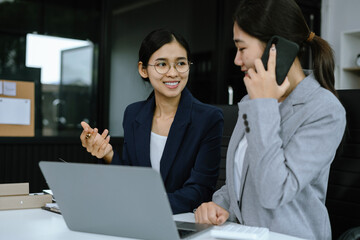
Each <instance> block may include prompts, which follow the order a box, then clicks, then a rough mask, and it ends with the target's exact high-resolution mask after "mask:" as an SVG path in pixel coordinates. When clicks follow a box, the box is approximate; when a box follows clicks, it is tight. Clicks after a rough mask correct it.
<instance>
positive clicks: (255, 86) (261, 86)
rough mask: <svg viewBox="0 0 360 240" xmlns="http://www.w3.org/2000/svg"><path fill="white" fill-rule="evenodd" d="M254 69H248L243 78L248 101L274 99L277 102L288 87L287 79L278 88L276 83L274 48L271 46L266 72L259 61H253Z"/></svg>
mask: <svg viewBox="0 0 360 240" xmlns="http://www.w3.org/2000/svg"><path fill="white" fill-rule="evenodd" d="M254 65H255V69H253V68H250V69H249V70H248V74H247V75H246V76H245V77H244V83H245V86H246V90H247V92H248V94H249V96H250V99H256V98H275V99H277V100H279V99H280V98H281V97H282V96H283V95H284V94H285V93H286V91H287V90H288V88H289V87H290V82H289V80H288V78H287V77H286V78H285V81H284V82H283V83H282V84H281V85H280V86H279V85H278V84H277V82H276V74H275V67H276V48H275V45H273V46H272V47H271V49H270V53H269V60H268V70H265V68H264V65H263V63H262V61H261V59H255V61H254Z"/></svg>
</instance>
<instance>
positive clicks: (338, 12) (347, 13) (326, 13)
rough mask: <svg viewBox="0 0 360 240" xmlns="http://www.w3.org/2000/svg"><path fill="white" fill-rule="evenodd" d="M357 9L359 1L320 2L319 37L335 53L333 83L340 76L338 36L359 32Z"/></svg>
mask: <svg viewBox="0 0 360 240" xmlns="http://www.w3.org/2000/svg"><path fill="white" fill-rule="evenodd" d="M359 9H360V1H359V0H342V1H339V0H322V6H321V15H322V17H321V36H322V37H323V38H324V39H326V40H327V41H328V42H329V43H330V44H331V46H332V47H333V49H334V51H335V61H336V68H335V74H336V75H335V77H336V80H335V83H338V82H339V81H337V80H338V79H339V75H340V71H339V65H340V36H341V33H342V32H344V31H351V30H360V14H359ZM356 50H358V49H356ZM335 86H336V87H337V85H335Z"/></svg>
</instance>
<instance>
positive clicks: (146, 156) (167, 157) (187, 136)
mask: <svg viewBox="0 0 360 240" xmlns="http://www.w3.org/2000/svg"><path fill="white" fill-rule="evenodd" d="M154 109H155V98H154V96H153V97H151V98H149V99H148V100H146V101H142V102H137V103H133V104H131V105H129V106H128V107H127V108H126V110H125V114H124V121H123V127H124V146H123V156H122V158H120V157H119V154H118V153H116V151H114V152H115V154H114V157H113V160H112V164H121V165H131V166H148V167H151V162H150V135H151V126H152V119H153V115H154ZM223 125H224V120H223V114H222V111H221V110H220V109H218V108H216V107H214V106H210V105H207V104H204V103H201V102H200V101H198V100H197V99H195V98H194V97H193V96H192V95H191V93H190V92H189V91H188V90H187V89H186V88H185V89H184V90H183V92H182V94H181V99H180V103H179V106H178V109H177V112H176V115H175V118H174V121H173V123H172V125H171V128H170V132H169V135H168V138H167V141H166V144H165V148H164V152H163V154H162V157H161V161H160V174H161V176H162V179H163V181H164V185H165V188H166V191H167V194H168V198H169V201H170V205H171V208H172V211H173V213H174V214H177V213H183V212H191V211H193V209H194V208H196V207H198V206H199V205H200V204H201V203H202V202H205V201H211V197H212V194H213V192H214V190H215V185H216V181H217V178H218V175H219V165H220V145H221V136H222V130H223Z"/></svg>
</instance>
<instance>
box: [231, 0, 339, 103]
mask: <svg viewBox="0 0 360 240" xmlns="http://www.w3.org/2000/svg"><path fill="white" fill-rule="evenodd" d="M233 19H234V22H235V23H236V24H237V25H238V26H239V27H240V28H241V29H242V30H243V31H245V32H246V33H248V34H249V35H251V36H253V37H256V38H258V39H259V40H260V41H263V42H267V41H268V40H269V39H270V38H271V37H272V36H273V35H278V36H281V37H284V38H286V39H289V40H291V41H293V42H296V43H297V44H299V46H300V48H301V47H302V46H304V45H308V46H309V47H310V48H311V52H312V58H313V64H314V65H313V66H312V67H313V71H314V75H315V78H316V80H317V81H318V82H319V83H320V85H321V86H322V87H324V88H326V89H328V90H330V91H331V92H332V93H333V94H334V95H335V96H338V95H337V92H336V90H335V87H334V83H335V77H334V67H335V62H334V53H333V50H332V48H331V47H330V45H329V43H328V42H327V41H325V40H324V39H322V38H321V37H320V36H317V35H313V33H311V31H310V29H309V27H308V25H307V23H306V21H305V18H304V16H303V14H302V12H301V9H300V8H299V6H298V5H297V4H296V2H295V1H294V0H241V1H240V3H239V5H238V7H237V9H236V11H235V14H234V17H233ZM299 58H301V52H299Z"/></svg>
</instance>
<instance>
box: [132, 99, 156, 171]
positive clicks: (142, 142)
mask: <svg viewBox="0 0 360 240" xmlns="http://www.w3.org/2000/svg"><path fill="white" fill-rule="evenodd" d="M154 107H155V97H154V96H153V97H152V98H150V99H149V100H148V101H147V102H146V104H145V105H144V107H143V108H142V109H141V111H140V112H139V113H138V115H137V116H136V121H135V126H134V136H135V137H134V138H135V143H136V144H135V149H136V158H137V160H138V164H139V166H146V167H151V162H150V134H151V125H152V119H153V115H154Z"/></svg>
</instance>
